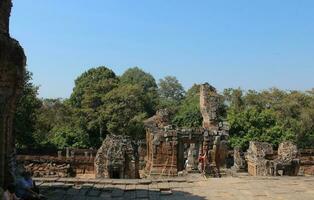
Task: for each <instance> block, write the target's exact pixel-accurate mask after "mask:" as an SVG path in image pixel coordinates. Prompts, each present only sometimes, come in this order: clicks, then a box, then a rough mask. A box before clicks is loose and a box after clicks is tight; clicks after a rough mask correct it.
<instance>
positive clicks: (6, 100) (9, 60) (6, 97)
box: [0, 0, 26, 187]
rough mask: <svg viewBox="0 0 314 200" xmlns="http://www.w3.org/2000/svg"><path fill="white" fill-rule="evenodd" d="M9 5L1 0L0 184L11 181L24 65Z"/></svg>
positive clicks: (22, 53) (12, 178)
mask: <svg viewBox="0 0 314 200" xmlns="http://www.w3.org/2000/svg"><path fill="white" fill-rule="evenodd" d="M11 7H12V2H11V0H0V187H3V186H4V185H5V184H9V183H11V182H12V181H14V163H15V151H14V146H15V141H14V139H15V137H14V135H13V134H12V121H13V117H14V113H15V108H16V102H17V98H18V96H19V94H20V93H21V90H22V85H23V79H24V74H25V65H26V58H25V55H24V51H23V49H22V47H21V46H20V44H19V43H18V41H16V40H14V39H12V38H11V37H10V34H9V18H10V13H11Z"/></svg>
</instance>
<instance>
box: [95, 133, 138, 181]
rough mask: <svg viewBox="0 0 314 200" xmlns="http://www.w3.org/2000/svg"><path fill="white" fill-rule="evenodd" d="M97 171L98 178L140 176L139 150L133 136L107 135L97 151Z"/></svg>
mask: <svg viewBox="0 0 314 200" xmlns="http://www.w3.org/2000/svg"><path fill="white" fill-rule="evenodd" d="M95 171H96V177H97V178H116V179H135V178H140V176H139V158H138V150H137V147H136V145H135V144H134V143H133V142H132V140H131V138H130V137H128V136H122V135H107V137H106V139H105V140H104V141H103V144H102V146H101V147H100V149H99V150H98V152H97V155H96V158H95Z"/></svg>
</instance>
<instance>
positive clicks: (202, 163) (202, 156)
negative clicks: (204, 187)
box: [198, 153, 206, 174]
mask: <svg viewBox="0 0 314 200" xmlns="http://www.w3.org/2000/svg"><path fill="white" fill-rule="evenodd" d="M205 161H206V153H205V154H204V153H202V154H200V156H199V158H198V162H199V164H198V170H199V171H200V172H201V173H202V174H203V173H204V171H205Z"/></svg>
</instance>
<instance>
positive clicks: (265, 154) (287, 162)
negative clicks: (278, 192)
mask: <svg viewBox="0 0 314 200" xmlns="http://www.w3.org/2000/svg"><path fill="white" fill-rule="evenodd" d="M246 160H247V164H248V172H249V174H250V175H252V176H278V175H281V176H284V175H286V176H296V175H298V173H299V169H300V160H299V153H298V150H297V147H296V145H294V144H292V143H291V142H283V143H281V144H280V145H279V148H278V153H277V154H275V153H274V150H273V147H272V145H271V144H269V143H266V142H254V141H251V142H250V147H249V149H248V150H247V154H246Z"/></svg>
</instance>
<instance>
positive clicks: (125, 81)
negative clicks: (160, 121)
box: [120, 67, 159, 116]
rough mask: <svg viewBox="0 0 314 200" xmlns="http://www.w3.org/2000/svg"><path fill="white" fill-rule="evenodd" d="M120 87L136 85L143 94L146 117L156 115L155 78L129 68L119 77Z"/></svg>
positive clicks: (135, 68)
mask: <svg viewBox="0 0 314 200" xmlns="http://www.w3.org/2000/svg"><path fill="white" fill-rule="evenodd" d="M120 85H138V86H140V87H141V88H142V91H143V93H144V94H145V98H144V99H143V101H144V106H145V112H146V113H147V114H148V116H152V115H154V114H155V113H156V109H157V105H158V100H159V99H158V92H157V90H158V87H157V84H156V80H155V78H154V77H153V76H152V75H151V74H149V73H147V72H144V71H143V70H142V69H140V68H138V67H133V68H129V69H128V70H126V71H125V72H124V73H123V75H122V76H121V77H120Z"/></svg>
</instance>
